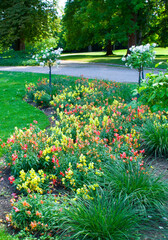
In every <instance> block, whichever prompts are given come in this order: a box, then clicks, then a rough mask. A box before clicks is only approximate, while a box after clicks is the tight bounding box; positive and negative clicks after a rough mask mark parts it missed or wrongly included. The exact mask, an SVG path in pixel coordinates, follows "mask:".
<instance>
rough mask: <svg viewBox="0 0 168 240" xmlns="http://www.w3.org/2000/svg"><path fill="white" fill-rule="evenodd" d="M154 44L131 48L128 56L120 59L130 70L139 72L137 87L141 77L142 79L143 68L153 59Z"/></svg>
mask: <svg viewBox="0 0 168 240" xmlns="http://www.w3.org/2000/svg"><path fill="white" fill-rule="evenodd" d="M155 47H156V43H153V44H151V45H150V44H149V43H148V44H146V45H140V46H136V47H135V46H132V47H131V48H130V49H129V50H130V52H131V53H130V54H128V55H127V56H126V57H122V61H125V62H126V63H125V65H126V66H129V67H130V68H134V69H137V70H138V72H139V85H140V84H141V77H142V79H144V71H143V70H144V67H147V66H149V64H150V63H152V62H153V61H154V59H155V53H156V52H155V51H154V48H155Z"/></svg>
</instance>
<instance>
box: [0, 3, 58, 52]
mask: <svg viewBox="0 0 168 240" xmlns="http://www.w3.org/2000/svg"><path fill="white" fill-rule="evenodd" d="M0 9H1V11H0V16H1V17H0V43H1V44H2V45H3V46H4V47H6V46H7V47H9V46H10V45H11V44H12V43H14V42H15V41H17V44H19V46H15V48H16V49H17V50H20V49H24V46H23V45H24V42H25V41H27V42H33V41H35V40H37V39H39V38H44V37H47V36H49V35H53V32H54V31H55V30H56V28H57V12H56V10H55V1H54V4H51V2H49V1H41V0H31V1H25V0H21V1H19V2H18V1H17V0H9V1H8V2H6V1H1V4H0ZM21 45H22V47H21Z"/></svg>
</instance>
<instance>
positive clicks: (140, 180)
mask: <svg viewBox="0 0 168 240" xmlns="http://www.w3.org/2000/svg"><path fill="white" fill-rule="evenodd" d="M103 170H104V172H105V174H104V184H105V185H106V184H107V185H108V184H109V188H110V189H114V193H115V194H117V195H118V194H119V193H122V194H124V195H125V194H126V195H127V196H130V197H132V198H133V199H136V200H137V201H138V202H139V204H140V205H143V207H145V209H146V210H147V211H148V210H149V211H150V210H151V209H157V210H159V209H160V205H164V203H165V202H166V199H167V197H168V187H167V184H166V183H165V182H164V181H163V179H162V175H160V176H156V175H155V172H154V171H153V170H152V169H151V168H150V167H147V166H145V165H144V163H143V161H142V159H137V161H136V162H135V161H129V162H123V161H116V162H114V163H113V164H106V165H105V166H104V167H103ZM100 180H102V179H100ZM155 213H156V211H155Z"/></svg>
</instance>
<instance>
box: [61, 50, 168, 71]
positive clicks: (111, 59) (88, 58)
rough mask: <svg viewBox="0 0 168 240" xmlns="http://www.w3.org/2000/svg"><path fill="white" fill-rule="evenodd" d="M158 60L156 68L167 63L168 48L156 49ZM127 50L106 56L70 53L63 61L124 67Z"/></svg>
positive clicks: (97, 53)
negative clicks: (160, 63)
mask: <svg viewBox="0 0 168 240" xmlns="http://www.w3.org/2000/svg"><path fill="white" fill-rule="evenodd" d="M155 51H156V59H155V62H154V64H153V65H151V66H150V67H154V66H155V64H157V63H158V62H161V61H163V62H166V61H167V60H168V47H167V48H159V47H158V48H156V49H155ZM126 52H127V50H126V49H122V50H115V51H113V53H114V55H111V56H106V55H105V54H106V53H105V52H103V51H102V52H84V53H69V54H62V56H61V59H62V60H73V61H79V62H96V63H110V64H120V65H124V62H122V61H121V58H122V57H123V56H124V55H125V54H126ZM159 67H160V68H166V65H165V64H162V65H160V66H159Z"/></svg>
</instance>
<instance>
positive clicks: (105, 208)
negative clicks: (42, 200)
mask: <svg viewBox="0 0 168 240" xmlns="http://www.w3.org/2000/svg"><path fill="white" fill-rule="evenodd" d="M114 191H115V190H114ZM113 195H114V193H113V192H110V191H109V190H108V188H107V189H103V190H101V191H100V190H97V191H96V194H95V196H94V199H93V200H84V199H82V198H79V199H77V200H76V201H74V202H72V203H71V205H70V206H69V207H68V208H65V209H63V211H62V214H61V215H60V219H59V224H58V226H59V228H60V229H62V231H63V233H62V235H61V237H62V238H63V239H67V237H66V236H69V237H68V239H113V240H118V239H121V240H124V239H133V238H134V237H136V236H137V234H138V230H139V229H140V223H141V221H142V220H144V219H145V217H144V216H143V214H142V212H141V214H140V208H139V209H138V208H135V207H134V205H133V202H131V201H130V199H129V197H126V196H125V197H123V196H121V195H119V196H117V197H113ZM141 211H143V210H142V209H141Z"/></svg>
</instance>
